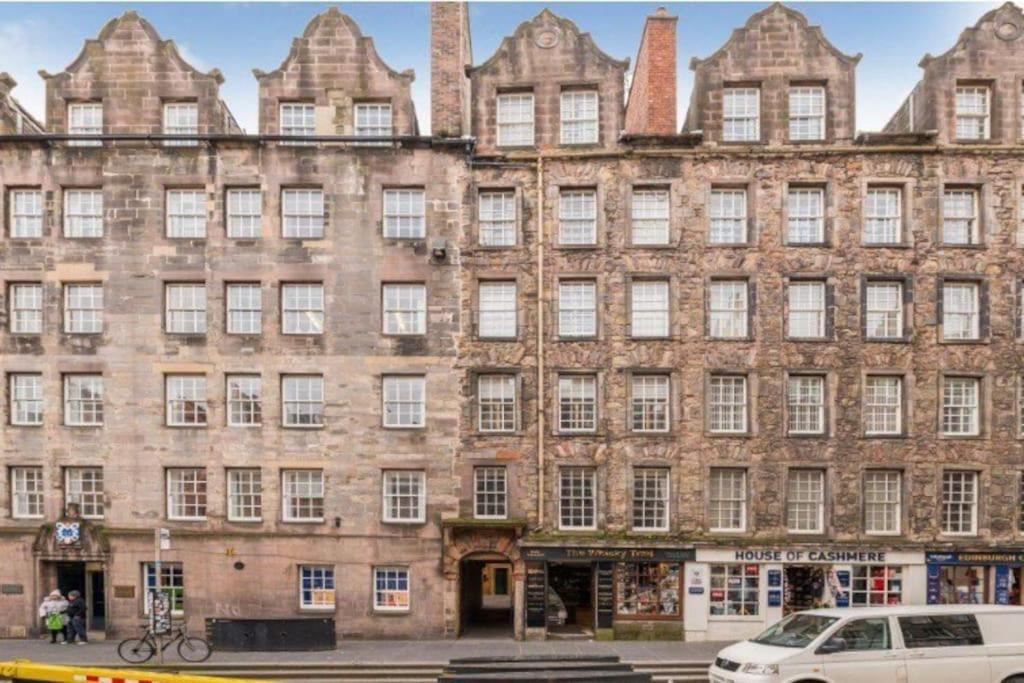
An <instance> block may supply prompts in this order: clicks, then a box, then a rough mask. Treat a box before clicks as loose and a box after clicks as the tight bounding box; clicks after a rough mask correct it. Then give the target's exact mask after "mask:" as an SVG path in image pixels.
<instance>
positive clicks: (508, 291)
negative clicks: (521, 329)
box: [477, 281, 518, 339]
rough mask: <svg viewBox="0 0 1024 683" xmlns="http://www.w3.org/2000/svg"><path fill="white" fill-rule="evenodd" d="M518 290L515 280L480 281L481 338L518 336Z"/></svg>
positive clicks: (479, 327)
mask: <svg viewBox="0 0 1024 683" xmlns="http://www.w3.org/2000/svg"><path fill="white" fill-rule="evenodd" d="M516 290H517V288H516V283H515V281H508V282H481V283H480V289H479V296H480V317H479V322H478V326H477V330H478V335H479V336H480V338H482V339H490V338H500V339H514V338H515V337H516V334H517V317H518V311H517V308H516V307H517V303H516Z"/></svg>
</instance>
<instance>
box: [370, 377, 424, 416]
mask: <svg viewBox="0 0 1024 683" xmlns="http://www.w3.org/2000/svg"><path fill="white" fill-rule="evenodd" d="M381 387H382V390H381V399H382V403H383V406H382V411H381V412H382V415H383V424H384V427H385V428H387V429H423V428H424V427H426V426H427V378H426V376H425V375H384V376H383V377H382V379H381Z"/></svg>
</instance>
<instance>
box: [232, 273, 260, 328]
mask: <svg viewBox="0 0 1024 683" xmlns="http://www.w3.org/2000/svg"><path fill="white" fill-rule="evenodd" d="M227 300H228V301H227V305H228V320H227V324H228V334H260V333H261V332H262V331H263V290H262V288H261V286H260V283H258V282H240V283H235V284H229V285H228V286H227Z"/></svg>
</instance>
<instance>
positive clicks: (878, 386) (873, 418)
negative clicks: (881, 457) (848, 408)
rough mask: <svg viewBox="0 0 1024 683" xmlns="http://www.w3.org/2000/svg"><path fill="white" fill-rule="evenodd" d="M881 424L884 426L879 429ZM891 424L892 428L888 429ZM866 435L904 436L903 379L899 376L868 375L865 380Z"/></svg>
mask: <svg viewBox="0 0 1024 683" xmlns="http://www.w3.org/2000/svg"><path fill="white" fill-rule="evenodd" d="M887 413H888V414H887ZM879 424H881V425H882V428H879V427H877V425H879ZM890 424H891V425H892V426H891V427H888V428H886V425H890ZM873 425H876V426H873ZM864 434H865V436H900V435H901V434H903V378H902V377H900V376H898V375H867V376H866V377H865V378H864Z"/></svg>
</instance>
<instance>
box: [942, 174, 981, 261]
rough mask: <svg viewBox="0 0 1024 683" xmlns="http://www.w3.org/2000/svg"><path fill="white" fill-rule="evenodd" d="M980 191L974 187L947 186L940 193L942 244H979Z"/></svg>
mask: <svg viewBox="0 0 1024 683" xmlns="http://www.w3.org/2000/svg"><path fill="white" fill-rule="evenodd" d="M980 199H981V193H980V192H979V191H978V188H975V187H947V188H945V189H944V190H943V193H942V244H944V245H950V246H963V245H978V244H981V214H980Z"/></svg>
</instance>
